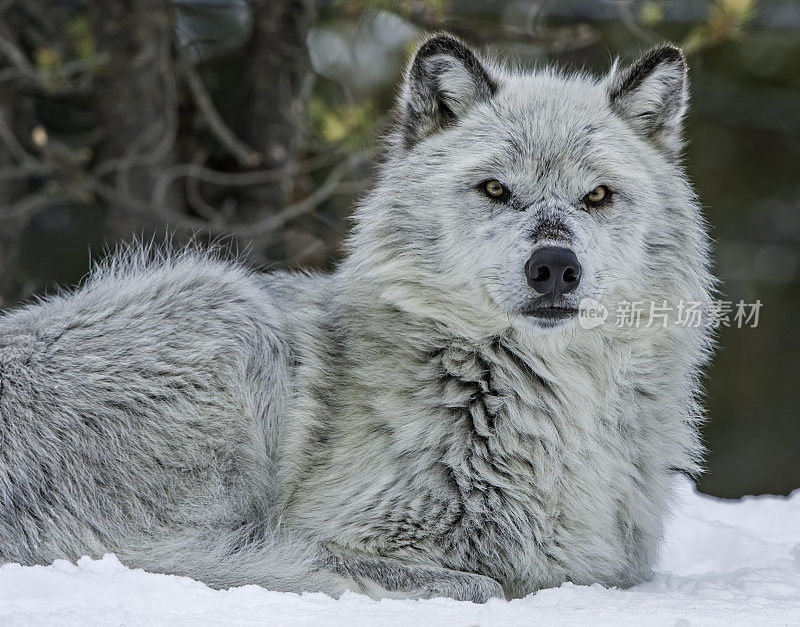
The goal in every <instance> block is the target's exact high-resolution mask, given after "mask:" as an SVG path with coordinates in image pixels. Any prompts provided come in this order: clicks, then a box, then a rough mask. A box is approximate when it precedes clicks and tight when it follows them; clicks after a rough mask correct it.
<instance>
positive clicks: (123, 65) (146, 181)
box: [88, 0, 182, 237]
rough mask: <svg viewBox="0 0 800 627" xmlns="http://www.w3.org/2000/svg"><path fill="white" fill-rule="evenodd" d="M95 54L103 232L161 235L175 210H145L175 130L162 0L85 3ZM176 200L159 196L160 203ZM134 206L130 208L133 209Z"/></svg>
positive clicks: (169, 156)
mask: <svg viewBox="0 0 800 627" xmlns="http://www.w3.org/2000/svg"><path fill="white" fill-rule="evenodd" d="M88 10H89V18H90V22H91V26H92V31H93V33H94V37H95V42H96V45H97V50H98V52H99V53H105V54H107V55H108V63H107V65H106V66H105V67H104V69H103V71H102V74H101V75H100V76H99V77H98V79H97V84H96V85H95V94H96V107H97V110H98V112H99V114H100V119H101V121H102V125H103V128H104V129H105V132H106V137H105V139H104V140H103V142H102V143H101V144H100V145H99V146H98V147H97V150H96V164H97V167H99V169H100V171H101V172H103V173H104V177H103V182H104V184H107V185H109V186H111V187H112V188H113V191H114V193H115V194H116V198H113V197H112V198H109V197H106V198H104V200H106V202H107V204H108V205H109V207H108V210H109V214H108V215H109V227H110V228H111V230H112V231H113V232H115V233H116V234H117V235H118V236H119V237H130V235H131V234H132V233H149V234H157V235H161V236H163V235H164V232H165V231H166V230H167V228H168V225H169V218H168V214H169V213H170V211H173V212H174V211H176V210H177V211H178V212H179V213H180V212H181V211H180V209H182V208H178V207H175V206H171V207H170V206H161V207H155V208H154V209H152V210H148V208H147V207H146V206H145V205H146V204H149V203H150V202H151V196H152V193H153V190H154V188H155V186H156V184H157V181H158V179H159V176H160V175H161V174H162V173H163V172H164V171H165V170H166V169H167V168H169V166H171V165H172V164H173V162H174V147H175V139H176V135H177V131H178V110H177V100H178V97H177V91H176V86H175V74H174V67H173V40H174V38H173V23H172V12H171V9H170V6H169V2H168V0H114V1H113V2H89V3H88ZM176 202H178V197H177V196H167V198H166V203H167V204H168V203H176ZM137 207H138V209H137Z"/></svg>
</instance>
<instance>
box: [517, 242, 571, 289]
mask: <svg viewBox="0 0 800 627" xmlns="http://www.w3.org/2000/svg"><path fill="white" fill-rule="evenodd" d="M525 277H526V278H527V280H528V285H529V286H530V287H532V288H533V289H534V290H536V291H537V292H539V293H540V294H552V295H553V296H562V295H564V294H569V293H570V292H571V291H573V290H574V289H575V288H576V287H578V284H579V283H580V282H581V264H580V262H578V258H577V257H576V256H575V253H574V252H572V251H571V250H570V249H569V248H562V247H558V246H547V247H546V248H540V249H539V250H537V251H536V252H534V253H533V254H532V255H531V258H530V259H528V261H527V263H526V264H525Z"/></svg>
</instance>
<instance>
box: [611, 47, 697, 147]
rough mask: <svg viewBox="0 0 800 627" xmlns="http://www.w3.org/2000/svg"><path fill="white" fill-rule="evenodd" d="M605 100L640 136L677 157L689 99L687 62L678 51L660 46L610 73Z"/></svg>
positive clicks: (674, 48) (677, 49)
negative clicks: (630, 63) (625, 66)
mask: <svg viewBox="0 0 800 627" xmlns="http://www.w3.org/2000/svg"><path fill="white" fill-rule="evenodd" d="M608 99H609V104H610V105H611V109H612V110H613V111H615V112H616V113H617V114H618V115H620V117H622V119H624V120H625V121H626V122H628V124H629V125H630V126H631V128H633V130H634V131H636V132H637V133H638V134H639V135H640V136H642V137H644V138H645V139H648V140H650V141H652V142H653V143H654V144H655V145H656V147H658V148H659V149H661V150H662V151H663V152H664V153H665V154H667V156H669V157H671V158H673V157H675V156H677V154H678V152H679V151H680V148H681V137H680V135H681V123H682V121H683V116H684V114H685V113H686V103H687V100H688V79H687V68H686V59H685V58H684V56H683V53H682V52H681V50H680V48H676V47H675V46H670V45H665V46H659V47H657V48H653V49H652V50H650V51H648V52H646V53H645V54H644V55H643V56H642V57H641V58H640V59H639V60H638V61H636V62H634V63H633V64H632V65H630V66H629V67H627V68H625V69H623V70H616V69H615V70H612V73H611V76H610V80H609V82H608Z"/></svg>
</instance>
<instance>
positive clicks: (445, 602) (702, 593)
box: [0, 480, 800, 627]
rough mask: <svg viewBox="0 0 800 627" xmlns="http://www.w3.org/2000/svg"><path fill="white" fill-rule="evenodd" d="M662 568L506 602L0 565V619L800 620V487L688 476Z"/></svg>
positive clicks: (109, 568) (101, 564) (353, 624)
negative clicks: (769, 492)
mask: <svg viewBox="0 0 800 627" xmlns="http://www.w3.org/2000/svg"><path fill="white" fill-rule="evenodd" d="M678 492H679V501H680V503H679V504H678V505H677V506H676V511H675V515H674V516H673V518H672V520H671V521H670V523H669V525H668V529H667V533H666V544H665V547H664V556H663V558H662V561H661V564H660V566H659V572H658V575H657V577H656V578H655V579H654V580H653V581H651V582H649V583H646V584H643V585H640V586H636V587H634V588H631V589H629V590H618V589H613V588H612V589H609V588H603V587H602V586H599V585H594V586H575V585H572V584H569V583H567V584H564V585H563V586H561V587H560V588H553V589H550V590H541V591H539V592H538V593H536V594H532V595H530V596H528V597H526V598H524V599H519V600H515V601H511V602H506V601H500V600H492V601H490V602H489V603H487V604H486V605H476V604H473V603H463V602H457V601H452V600H450V599H432V600H427V601H397V600H384V601H372V600H371V599H368V598H366V597H363V596H360V595H356V594H346V595H345V596H344V597H342V598H341V599H339V600H336V599H332V598H330V597H328V596H325V595H323V594H303V595H296V594H283V593H278V592H270V591H268V590H264V589H263V588H259V587H257V586H244V587H241V588H233V589H231V590H222V591H220V590H212V589H210V588H208V587H207V586H205V585H204V584H202V583H199V582H197V581H193V580H191V579H188V578H185V577H175V576H170V575H154V574H151V573H145V572H143V571H141V570H131V569H129V568H126V567H125V566H123V565H122V564H120V562H119V561H118V560H117V558H116V557H114V556H113V555H106V556H105V557H104V558H103V559H101V560H91V559H89V558H86V557H85V558H83V559H81V560H80V561H79V562H78V564H77V565H75V564H72V563H69V562H66V561H63V560H59V561H57V562H55V563H54V564H52V565H51V566H46V567H44V566H31V567H21V566H19V565H15V564H7V565H5V566H2V567H0V625H4V626H5V625H97V624H102V625H109V624H114V625H118V624H123V623H124V624H126V625H192V626H194V625H256V624H258V625H264V624H266V625H314V626H316V625H346V626H347V627H359V626H362V625H364V626H367V625H369V626H372V625H380V626H382V627H383V626H392V625H409V626H414V627H416V626H418V625H587V624H588V625H592V626H593V627H594V626H598V625H637V626H638V625H642V624H647V625H670V626H676V627H686V626H688V625H726V626H727V625H735V624H740V625H800V490H796V491H795V492H794V493H793V494H792V495H791V496H789V497H787V498H780V497H773V496H758V497H746V498H744V499H741V500H738V501H725V500H721V499H715V498H711V497H708V496H704V495H702V494H698V493H697V492H696V491H695V490H694V487H693V485H692V484H690V483H689V482H688V480H684V481H682V482H681V483H680V485H679V486H678Z"/></svg>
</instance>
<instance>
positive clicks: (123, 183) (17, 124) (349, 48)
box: [0, 0, 800, 497]
mask: <svg viewBox="0 0 800 627" xmlns="http://www.w3.org/2000/svg"><path fill="white" fill-rule="evenodd" d="M437 29H447V30H450V31H453V32H455V33H457V34H459V35H461V36H463V37H464V38H465V39H467V40H468V41H469V42H470V43H472V44H474V45H476V46H477V47H479V48H481V49H483V50H484V51H486V52H489V53H492V54H496V55H498V56H500V57H501V58H505V59H507V60H509V61H512V62H518V63H520V64H522V65H524V66H533V65H543V64H546V63H551V62H553V63H557V64H560V65H566V66H569V67H572V68H576V69H580V68H587V69H590V70H594V71H597V72H602V71H604V70H606V69H607V68H608V66H609V63H610V61H611V59H613V58H614V57H616V56H621V57H623V58H628V59H630V58H632V57H633V56H635V55H636V54H638V53H639V52H641V51H642V50H643V49H645V48H646V47H648V46H650V45H652V44H653V43H656V42H659V41H663V40H671V41H674V42H677V43H679V44H681V45H683V46H684V49H685V50H686V52H687V54H688V57H689V62H690V65H691V73H690V76H691V81H692V108H691V110H690V113H689V116H688V123H687V135H688V137H689V139H690V143H689V144H688V148H687V153H686V162H687V167H688V173H689V176H690V178H691V180H692V181H693V183H694V185H695V188H696V189H697V192H698V194H699V196H700V199H701V200H702V202H703V204H704V206H705V208H706V211H707V216H708V218H709V221H710V224H711V232H712V236H713V238H714V240H715V252H716V255H715V256H716V272H717V274H718V276H719V277H720V278H721V279H722V282H723V284H722V293H723V298H725V299H726V300H733V301H738V300H739V299H743V300H745V301H747V302H753V301H755V300H756V299H760V301H761V302H762V303H763V308H762V310H761V315H760V320H759V325H758V327H757V328H745V329H738V328H728V329H724V330H723V331H722V333H721V336H720V348H719V350H718V352H717V355H716V358H715V359H714V362H713V365H712V367H711V368H710V371H709V373H708V377H707V379H706V388H707V391H708V408H709V422H708V424H707V426H706V427H705V430H704V433H705V439H706V442H707V444H708V448H709V457H708V473H707V474H706V476H705V477H704V478H703V480H702V482H701V488H702V489H703V490H704V491H706V492H709V493H711V494H716V495H720V496H726V497H736V496H740V495H742V494H752V493H764V492H771V493H784V494H785V493H787V492H789V491H790V490H792V489H794V488H796V487H798V486H800V423H799V422H798V409H797V408H798V405H800V381H799V380H798V373H800V327H799V326H798V324H797V323H796V322H795V315H796V311H797V309H796V307H797V306H798V304H800V258H799V257H798V255H799V254H800V176H799V174H800V3H798V2H796V1H794V0H783V1H778V0H772V1H770V0H760V1H757V0H714V1H697V0H672V1H652V0H641V1H636V0H631V1H628V0H619V1H602V0H571V1H557V0H550V1H540V0H528V1H518V2H515V1H510V2H488V1H483V2H480V1H477V0H475V1H465V2H456V1H447V0H429V1H427V2H422V1H420V2H415V1H404V2H392V1H390V0H370V1H366V0H361V1H356V2H342V1H328V2H324V1H318V2H316V3H314V2H311V1H310V0H302V1H301V0H298V1H292V2H285V1H280V2H279V1H275V0H261V1H258V2H245V1H244V0H172V1H169V0H120V1H114V2H112V1H107V2H99V1H98V2H95V1H92V2H82V1H77V0H76V1H58V2H57V1H52V0H0V308H10V307H13V306H15V305H17V304H18V303H20V302H24V300H25V299H26V298H28V297H30V295H31V294H33V293H41V292H45V291H47V290H48V289H50V290H52V289H53V287H54V286H55V285H57V284H75V283H77V282H78V281H79V280H80V278H81V277H82V276H83V275H84V274H85V273H86V272H87V271H88V269H89V267H90V265H91V262H92V260H96V259H98V258H100V257H102V256H103V255H104V254H106V252H107V251H108V250H109V249H113V248H114V247H115V246H117V245H118V244H119V243H120V242H125V241H130V240H131V238H132V237H133V236H134V235H136V236H139V237H144V238H154V239H155V240H156V241H161V240H163V239H164V238H165V237H166V236H167V235H169V236H170V237H171V238H172V241H173V242H174V243H175V244H180V243H181V242H184V241H186V240H187V239H189V238H192V237H193V238H195V239H197V240H200V241H210V240H215V241H221V242H222V243H223V245H224V246H227V247H230V248H231V249H233V250H235V251H238V253H239V254H242V255H244V256H246V257H247V258H249V259H250V260H251V261H252V263H255V264H258V265H260V266H262V267H265V268H274V267H297V266H304V267H311V268H324V269H330V268H331V267H332V266H333V265H334V264H335V262H336V260H337V259H338V258H339V257H340V254H341V251H340V244H341V239H342V237H343V234H344V233H345V231H346V229H347V216H348V215H349V213H350V211H351V208H352V202H353V199H354V198H355V197H356V196H357V195H358V193H359V192H361V191H362V190H363V189H365V188H366V187H368V186H369V185H370V177H371V174H372V170H371V169H370V167H369V162H370V159H371V158H372V157H373V156H374V155H375V153H376V150H378V144H377V141H378V137H379V135H380V132H381V130H382V129H385V128H386V124H387V119H388V117H387V114H388V111H389V109H390V107H391V105H392V101H393V96H394V93H395V89H396V85H397V81H398V78H399V76H400V72H401V68H402V64H403V62H404V60H405V59H406V57H407V54H408V52H409V51H410V50H411V49H412V47H413V42H414V41H415V40H416V38H417V37H419V35H420V34H421V33H423V32H425V31H431V30H437Z"/></svg>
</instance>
